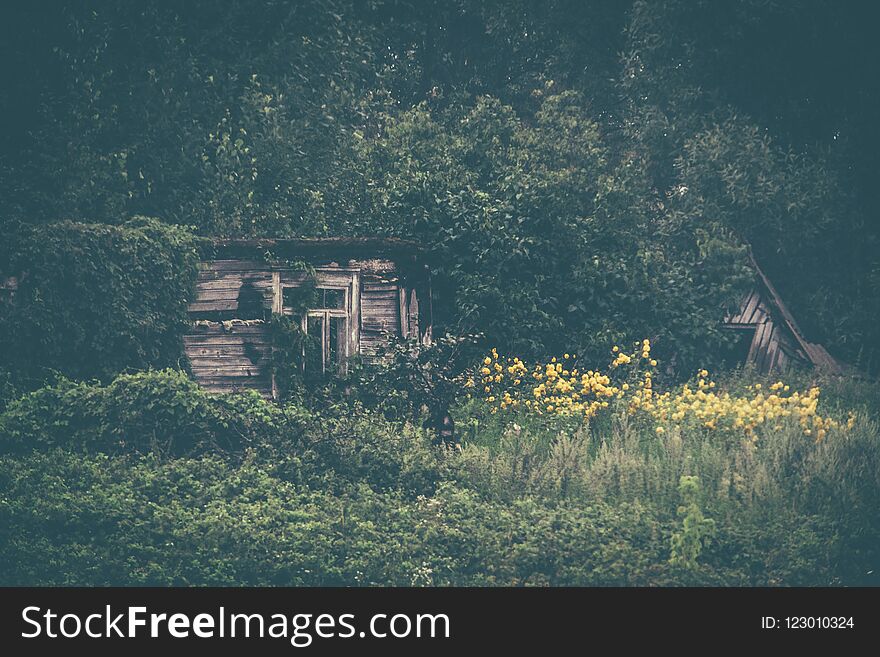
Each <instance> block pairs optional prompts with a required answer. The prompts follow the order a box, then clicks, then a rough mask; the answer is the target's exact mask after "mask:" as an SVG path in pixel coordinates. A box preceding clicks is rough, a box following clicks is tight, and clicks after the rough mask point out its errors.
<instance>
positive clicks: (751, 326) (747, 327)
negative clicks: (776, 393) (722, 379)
mask: <svg viewBox="0 0 880 657" xmlns="http://www.w3.org/2000/svg"><path fill="white" fill-rule="evenodd" d="M750 257H751V256H750ZM751 260H752V266H753V267H754V270H755V274H756V278H757V282H756V285H755V287H754V288H752V290H751V291H750V292H749V293H748V294H747V295H746V296H745V298H744V299H743V301H742V303H741V304H740V307H739V310H738V311H737V312H735V313H733V314H732V315H728V316H727V317H726V318H725V320H724V323H723V327H724V328H725V329H726V330H730V331H736V332H738V333H739V334H740V336H741V340H740V344H741V345H742V347H743V349H742V351H743V353H742V354H741V356H740V359H741V360H744V362H745V363H746V364H750V365H752V366H754V367H755V368H756V369H757V370H758V371H759V372H761V373H763V374H769V373H774V372H776V373H780V374H783V373H785V372H787V371H789V370H790V369H792V368H796V367H815V368H817V369H820V370H822V371H825V372H829V373H832V374H841V373H842V372H843V366H842V365H841V364H840V363H839V362H838V361H837V360H836V359H835V358H834V357H833V356H832V355H831V354H829V353H828V351H827V350H826V349H825V347H823V346H822V345H820V344H817V343H814V342H809V341H808V340H807V339H806V337H804V333H803V332H802V331H801V329H800V327H799V326H798V325H797V322H795V319H794V316H793V315H792V314H791V311H789V309H788V307H787V306H786V305H785V303H784V302H783V301H782V297H780V296H779V293H778V292H777V291H776V288H775V287H773V283H771V282H770V279H769V278H767V276H766V274H765V273H764V271H763V270H762V269H761V267H759V266H758V263H757V262H756V261H755V259H754V257H751ZM746 349H747V350H748V351H746Z"/></svg>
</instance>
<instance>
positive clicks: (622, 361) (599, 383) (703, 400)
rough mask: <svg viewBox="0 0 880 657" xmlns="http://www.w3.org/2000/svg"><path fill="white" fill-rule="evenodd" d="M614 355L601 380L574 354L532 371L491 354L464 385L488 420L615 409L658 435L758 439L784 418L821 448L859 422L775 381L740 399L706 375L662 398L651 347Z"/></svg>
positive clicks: (810, 393)
mask: <svg viewBox="0 0 880 657" xmlns="http://www.w3.org/2000/svg"><path fill="white" fill-rule="evenodd" d="M611 352H612V355H613V359H612V360H611V363H610V365H609V367H608V373H603V372H602V371H600V370H593V369H586V368H585V367H584V366H582V365H581V364H580V363H579V362H578V359H577V356H576V355H572V354H567V353H566V354H563V355H562V356H561V357H558V358H557V357H553V358H551V359H550V362H548V363H535V364H533V365H531V366H528V365H526V364H525V363H524V362H523V361H522V360H520V359H519V358H518V357H504V356H501V355H499V353H498V351H497V350H496V349H492V351H491V353H490V354H489V355H487V356H486V357H485V358H484V359H483V360H482V362H481V364H480V367H479V370H478V371H477V372H476V373H474V375H473V376H471V377H470V378H469V379H468V380H467V382H466V384H465V385H466V386H467V387H468V388H470V389H477V388H479V391H480V393H481V396H482V397H483V398H484V399H485V401H486V403H487V404H488V405H489V407H490V412H491V413H497V412H499V411H506V410H511V409H517V408H521V409H527V410H528V411H531V412H534V413H537V414H539V415H545V414H555V415H560V416H565V417H577V416H580V417H583V418H584V419H589V418H592V417H594V416H596V415H597V414H598V413H600V412H601V411H602V410H603V409H607V408H609V407H611V406H612V405H614V406H616V407H618V408H622V409H625V410H626V412H628V413H629V414H631V415H637V414H641V415H643V416H647V417H649V418H650V419H651V420H652V421H654V422H655V423H656V428H655V431H656V433H657V434H663V433H665V432H666V430H667V429H668V428H670V427H672V426H682V425H685V424H687V425H692V426H699V427H703V428H705V429H710V430H721V429H726V430H729V431H734V432H742V433H744V434H746V435H749V436H754V432H755V430H756V429H758V428H759V427H770V428H776V429H778V428H781V423H782V422H783V421H785V420H786V418H794V419H796V420H797V422H798V423H799V424H800V427H801V429H802V430H803V433H804V435H807V436H815V438H816V440H821V439H823V438H824V437H825V436H826V435H827V433H828V431H829V430H831V429H840V428H842V426H846V427H847V428H851V427H852V424H853V422H854V417H853V416H852V415H850V417H849V419H848V421H847V422H846V423H841V422H840V421H838V420H835V419H832V418H830V417H825V416H822V415H820V414H819V413H818V412H817V409H818V405H819V394H820V390H819V388H818V386H813V387H811V388H809V389H808V390H806V391H803V392H800V391H797V390H792V389H791V386H789V385H787V384H786V383H784V382H782V381H777V382H775V383H773V384H770V385H769V386H767V390H766V391H765V390H764V389H763V386H762V384H761V383H755V384H754V385H750V386H748V388H747V390H748V393H747V394H737V393H734V392H729V391H720V390H719V389H718V386H717V384H716V382H715V381H712V380H711V379H710V377H709V372H708V370H706V369H701V370H700V371H699V372H697V374H696V377H695V381H694V382H692V383H687V384H685V385H684V386H682V387H681V388H680V389H679V390H678V391H677V392H672V391H666V392H658V391H657V390H656V389H655V387H654V372H655V371H656V368H657V361H656V360H655V359H654V358H652V356H651V342H650V340H647V339H645V340H643V341H641V342H637V343H635V345H634V349H633V350H632V351H631V352H629V353H627V352H625V351H624V350H622V349H621V348H620V347H618V346H614V347H613V348H612V349H611ZM471 395H472V396H473V393H471Z"/></svg>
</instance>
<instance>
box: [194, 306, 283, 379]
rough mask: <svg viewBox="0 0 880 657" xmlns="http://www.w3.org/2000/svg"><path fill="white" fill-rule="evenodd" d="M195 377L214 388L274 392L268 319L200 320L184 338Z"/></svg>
mask: <svg viewBox="0 0 880 657" xmlns="http://www.w3.org/2000/svg"><path fill="white" fill-rule="evenodd" d="M183 344H184V348H185V349H186V355H187V358H189V362H190V366H191V368H192V373H193V376H194V377H195V379H196V380H197V381H198V382H199V383H200V384H201V385H202V386H203V387H205V388H206V389H207V390H209V391H211V392H234V391H236V390H248V389H251V390H257V391H259V392H260V393H261V394H263V395H266V396H270V395H271V392H272V381H271V377H270V374H269V360H270V357H271V349H272V345H271V343H270V339H269V333H268V327H267V325H266V323H265V322H262V321H257V320H228V321H223V322H220V321H204V320H202V321H197V322H195V323H194V325H193V328H192V330H191V331H190V333H189V334H188V335H185V336H184V338H183Z"/></svg>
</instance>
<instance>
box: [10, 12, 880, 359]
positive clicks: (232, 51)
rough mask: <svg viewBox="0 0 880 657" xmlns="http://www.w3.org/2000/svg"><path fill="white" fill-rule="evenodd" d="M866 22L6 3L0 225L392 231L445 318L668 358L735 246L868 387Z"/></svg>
mask: <svg viewBox="0 0 880 657" xmlns="http://www.w3.org/2000/svg"><path fill="white" fill-rule="evenodd" d="M870 7H871V4H870V3H851V2H837V1H831V0H827V1H826V0H810V1H804V2H766V1H763V0H737V1H732V2H698V1H688V2H679V1H676V0H661V1H657V2H650V3H646V2H618V1H605V2H590V3H584V2H580V1H566V0H556V1H549V2H540V3H536V2H526V1H522V2H516V1H511V2H503V3H501V2H476V1H471V0H453V1H446V2H427V1H426V2H421V1H420V2H406V1H403V0H372V1H367V2H349V1H346V0H330V1H321V2H318V1H316V0H312V1H304V2H295V3H288V2H272V1H269V2H266V1H263V2H251V1H246V0H231V1H228V2H222V3H218V2H200V1H192V2H186V3H181V2H149V3H141V2H118V1H113V2H81V3H70V4H68V5H66V6H63V5H60V4H58V3H49V2H27V3H25V2H18V3H15V2H7V3H4V6H3V9H2V19H0V31H2V35H0V62H2V65H0V76H2V78H0V116H2V117H3V121H2V123H0V131H2V132H0V199H2V204H0V222H2V229H3V231H4V233H5V234H7V235H9V236H15V235H19V234H21V233H22V231H27V230H32V227H33V226H34V225H41V224H50V223H54V222H57V221H59V220H65V219H73V220H76V221H84V222H90V223H97V224H114V225H121V224H123V223H124V222H125V221H126V220H128V219H129V218H131V217H134V216H139V215H143V216H150V217H156V218H158V219H160V220H161V221H163V222H166V223H171V224H179V225H181V226H184V227H191V228H192V230H194V231H195V232H196V233H198V234H202V235H210V236H214V235H224V236H240V235H275V236H320V235H349V234H361V235H376V234H378V235H395V236H401V237H407V238H412V239H415V240H418V241H421V242H422V243H424V244H425V245H426V246H427V247H428V248H429V249H430V250H431V251H433V252H434V254H435V255H436V256H437V260H436V262H438V263H439V264H438V265H437V266H436V271H435V276H436V286H437V289H438V297H439V299H440V303H441V305H442V304H443V303H445V304H446V309H447V311H448V312H447V313H446V314H447V317H448V318H454V320H455V321H456V322H457V323H458V328H459V329H460V330H461V329H471V328H474V327H476V328H479V329H480V330H484V331H485V332H486V333H487V334H488V336H489V337H490V338H492V339H493V341H494V342H495V343H496V344H498V345H499V346H502V347H504V348H506V349H511V350H519V352H520V353H523V354H528V353H535V352H540V351H544V352H546V351H548V350H552V349H559V348H581V349H583V350H585V353H586V352H589V351H590V349H591V348H593V346H594V345H601V348H602V349H605V348H607V345H608V344H609V343H611V342H613V341H616V340H620V339H624V338H631V337H633V336H635V337H637V338H638V337H641V336H644V335H650V336H652V337H654V338H655V340H656V343H657V345H658V349H659V350H660V352H659V353H661V355H664V356H665V357H666V358H667V360H671V361H672V362H678V363H681V364H691V363H697V362H698V361H699V362H700V363H701V364H702V363H706V362H707V358H706V353H707V352H711V351H712V350H713V349H714V345H717V344H720V343H721V342H723V340H724V336H723V335H721V332H719V331H718V330H717V319H718V317H719V308H720V307H721V306H724V305H728V306H730V305H732V304H735V303H736V301H737V300H738V298H739V295H740V294H741V293H742V291H743V290H744V289H745V287H747V285H748V284H749V280H750V276H751V274H750V273H749V272H748V269H747V267H746V258H745V249H744V245H745V244H750V245H751V246H752V248H753V249H754V252H755V255H756V257H757V259H758V261H759V262H760V263H761V264H762V266H763V267H764V268H765V269H766V270H767V272H768V273H769V275H770V277H771V278H772V280H773V281H774V282H775V283H776V285H777V287H779V288H780V289H781V291H782V293H783V296H784V297H785V298H786V300H787V301H789V303H790V305H791V306H792V308H793V310H794V312H795V315H796V316H797V317H798V318H799V320H800V321H801V323H802V324H803V325H804V328H805V329H806V331H807V333H808V334H809V336H810V338H811V339H813V340H816V341H819V340H821V341H824V342H825V343H826V344H827V345H828V347H829V349H830V350H831V351H832V352H833V353H834V354H835V355H837V356H838V357H840V358H842V359H844V360H846V361H848V362H851V363H856V364H859V365H861V366H862V367H864V368H867V369H876V366H877V363H878V356H880V354H878V351H877V344H878V342H880V323H878V322H877V321H876V319H877V317H878V311H880V250H878V248H877V247H878V231H880V226H878V222H877V221H876V208H877V207H878V201H880V199H878V193H880V184H878V183H880V180H878V164H880V130H878V121H877V115H876V109H877V106H878V92H880V70H878V68H880V56H878V54H880V53H878V48H880V45H878V40H877V38H876V21H875V20H874V17H875V16H874V13H873V11H872V10H871V8H870ZM7 242H9V243H14V242H15V239H14V238H12V237H10V238H9V239H8V240H7ZM5 257H9V258H12V256H11V255H8V254H7V256H5ZM449 321H452V319H450V320H449ZM596 349H598V347H596ZM603 353H604V352H603Z"/></svg>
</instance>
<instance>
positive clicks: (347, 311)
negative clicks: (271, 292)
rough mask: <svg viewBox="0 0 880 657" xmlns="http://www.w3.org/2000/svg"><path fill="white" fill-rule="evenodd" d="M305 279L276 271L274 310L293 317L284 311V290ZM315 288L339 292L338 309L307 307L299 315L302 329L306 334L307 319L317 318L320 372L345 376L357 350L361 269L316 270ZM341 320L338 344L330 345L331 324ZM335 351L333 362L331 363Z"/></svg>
mask: <svg viewBox="0 0 880 657" xmlns="http://www.w3.org/2000/svg"><path fill="white" fill-rule="evenodd" d="M304 281H305V279H304V277H303V275H302V274H299V275H285V274H284V273H281V272H278V273H277V276H276V280H275V281H273V283H274V287H275V305H274V308H273V311H274V312H276V313H279V314H282V315H287V316H292V315H293V314H294V311H293V309H285V308H284V289H285V288H296V287H301V286H302V285H303V283H304ZM315 287H316V288H317V289H318V290H335V291H340V292H342V307H341V308H323V307H316V308H309V309H307V310H306V312H304V313H303V314H302V318H301V321H302V330H303V333H305V334H306V335H308V331H309V318H317V319H319V320H320V324H321V373H322V374H327V373H332V374H343V375H344V374H346V373H348V362H349V359H350V358H351V356H353V355H354V354H357V353H358V351H359V342H360V270H359V269H343V268H337V267H333V268H326V269H317V270H315ZM334 319H335V320H341V321H340V323H341V327H340V329H341V334H340V333H339V332H337V335H336V340H337V344H336V345H335V348H334V345H331V334H332V330H331V322H332V321H333V320H334ZM338 330H339V329H338ZM305 349H306V348H305V346H303V353H302V367H303V372H304V373H305V369H306V360H307V359H306V352H305ZM334 352H335V354H336V362H335V363H333V362H331V360H332V359H331V356H332V354H333V353H334Z"/></svg>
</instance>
